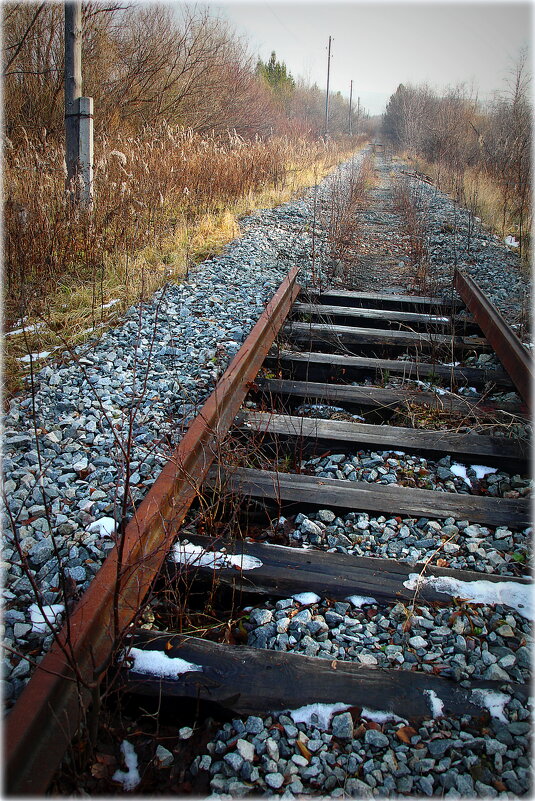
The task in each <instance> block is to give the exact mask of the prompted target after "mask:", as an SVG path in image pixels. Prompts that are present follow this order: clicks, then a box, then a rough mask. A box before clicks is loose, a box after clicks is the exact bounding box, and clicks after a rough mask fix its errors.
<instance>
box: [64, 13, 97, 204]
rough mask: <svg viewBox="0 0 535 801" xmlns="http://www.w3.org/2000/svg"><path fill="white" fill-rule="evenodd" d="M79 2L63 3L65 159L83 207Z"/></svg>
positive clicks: (85, 105)
mask: <svg viewBox="0 0 535 801" xmlns="http://www.w3.org/2000/svg"><path fill="white" fill-rule="evenodd" d="M81 95H82V3H81V0H72V1H71V2H66V3H65V161H66V164H67V190H68V191H69V193H70V195H71V198H72V200H73V201H74V202H77V203H81V204H82V205H83V206H86V207H87V208H90V207H91V204H92V201H93V98H92V97H82V96H81Z"/></svg>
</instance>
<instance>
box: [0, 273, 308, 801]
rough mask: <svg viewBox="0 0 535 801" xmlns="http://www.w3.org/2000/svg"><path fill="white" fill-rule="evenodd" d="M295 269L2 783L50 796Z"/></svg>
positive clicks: (161, 493) (112, 565) (213, 400)
mask: <svg viewBox="0 0 535 801" xmlns="http://www.w3.org/2000/svg"><path fill="white" fill-rule="evenodd" d="M297 273H298V268H297V267H295V268H293V269H292V270H291V271H290V273H289V274H288V276H287V277H286V278H285V279H284V281H283V282H282V284H281V285H280V287H279V289H278V290H277V292H276V294H275V295H274V297H273V298H272V300H271V301H270V302H269V303H268V305H267V306H266V308H265V310H264V312H263V313H262V315H261V316H260V318H259V320H258V322H257V323H256V325H255V326H254V328H253V330H252V331H251V333H250V334H249V336H248V337H247V339H246V340H245V342H244V344H243V346H242V347H241V349H240V350H239V352H238V353H237V354H236V356H235V357H234V359H233V360H232V362H231V363H230V365H229V367H228V368H227V370H226V371H225V373H224V374H223V376H222V377H221V379H220V380H219V382H218V384H217V386H216V388H215V390H214V391H213V393H212V394H211V395H210V397H209V398H208V400H207V401H206V403H205V404H204V406H203V407H202V409H201V411H200V413H199V414H198V415H197V417H196V418H195V419H194V420H193V422H192V424H191V426H190V427H189V429H188V431H187V432H186V434H185V435H184V437H183V438H182V440H181V442H180V444H179V445H178V446H177V448H176V449H175V451H174V453H173V456H172V457H171V459H170V460H169V461H168V462H167V463H166V464H165V465H164V467H163V469H162V472H161V473H160V475H159V476H158V478H157V480H156V481H155V483H154V484H153V486H152V487H151V489H150V490H149V492H148V494H147V496H146V497H145V498H144V500H143V502H142V503H141V504H140V506H139V508H138V509H137V510H136V512H135V513H134V517H133V518H132V519H131V520H130V521H129V523H128V525H127V526H126V528H125V530H124V534H123V537H122V542H121V543H119V544H117V545H115V547H114V548H113V550H112V551H111V553H110V555H109V556H108V557H107V559H106V560H105V562H104V563H103V565H102V567H101V568H100V570H99V571H98V573H97V574H96V576H95V577H94V579H93V581H92V582H91V584H90V585H89V587H88V589H87V591H86V592H85V593H84V595H83V597H82V599H81V600H80V602H79V603H78V605H77V606H76V608H75V610H74V612H73V613H72V614H71V615H70V617H69V619H68V621H67V622H66V623H65V625H64V626H63V628H62V630H61V632H60V633H59V636H58V639H57V641H56V642H55V643H54V644H53V645H52V647H51V648H50V650H49V651H48V652H47V653H46V655H45V656H44V658H43V660H42V662H41V663H40V665H39V666H38V667H37V668H36V670H35V672H34V674H33V676H32V678H31V680H30V681H29V682H28V684H27V685H26V687H25V688H24V690H23V692H22V694H21V696H20V698H19V699H18V701H17V702H16V704H15V706H14V708H13V710H12V711H11V713H10V714H9V716H8V718H7V720H6V722H5V727H4V744H5V746H4V753H5V758H4V784H5V786H4V791H5V792H6V794H7V795H34V796H36V795H43V794H44V793H45V792H46V790H47V788H48V786H49V784H50V782H51V780H52V778H53V776H54V773H55V771H56V769H57V767H58V766H59V763H60V762H61V759H62V757H63V754H64V753H65V750H66V748H67V747H68V745H69V743H70V742H71V740H72V738H73V737H74V735H75V734H76V732H77V730H78V728H79V726H80V725H81V724H82V723H83V722H84V720H85V716H86V710H87V709H88V707H89V705H90V704H91V702H92V700H93V699H94V698H96V697H97V693H98V685H99V682H100V680H101V678H102V676H103V675H104V668H105V667H106V666H107V664H108V662H109V661H110V656H111V655H112V654H113V651H114V648H115V647H116V646H117V644H118V643H119V642H120V637H121V635H122V634H124V632H125V629H126V628H127V626H128V625H129V624H130V623H131V621H132V620H133V618H134V617H135V615H136V614H137V612H138V610H139V609H140V606H141V604H142V602H143V599H144V598H145V596H146V594H147V592H148V590H149V589H150V587H151V584H152V582H153V581H154V579H155V577H156V575H157V573H158V570H159V568H160V567H161V564H162V562H163V560H164V558H165V556H166V554H167V552H168V550H169V549H170V547H171V545H172V543H173V540H174V538H175V535H176V533H177V530H178V527H179V526H180V524H181V522H182V521H183V519H184V516H185V515H186V512H187V511H188V509H189V507H190V505H191V503H192V501H193V500H194V498H195V497H196V495H197V493H198V491H199V489H200V486H201V484H202V481H203V479H204V477H205V476H206V474H207V472H208V469H209V468H210V465H211V464H212V461H213V460H214V458H215V457H216V456H217V454H218V450H219V446H220V444H221V441H222V439H223V437H224V436H225V434H226V433H227V431H228V429H229V428H230V426H231V424H232V422H233V420H234V418H235V416H236V414H237V413H238V411H239V408H240V406H241V404H242V402H243V400H244V398H245V395H246V394H247V392H248V389H249V387H248V384H249V383H250V382H251V381H252V380H253V379H254V377H255V376H256V374H257V372H258V370H259V369H260V367H261V365H262V362H263V360H264V358H265V356H266V354H267V352H268V350H269V348H270V347H271V344H272V343H273V341H274V339H275V336H276V335H277V333H278V331H279V329H280V327H281V325H282V323H283V322H284V320H285V318H286V316H287V314H288V312H289V310H290V307H291V305H292V303H293V301H294V300H295V298H296V297H297V294H298V293H299V289H300V287H299V285H298V284H297V283H296V279H297Z"/></svg>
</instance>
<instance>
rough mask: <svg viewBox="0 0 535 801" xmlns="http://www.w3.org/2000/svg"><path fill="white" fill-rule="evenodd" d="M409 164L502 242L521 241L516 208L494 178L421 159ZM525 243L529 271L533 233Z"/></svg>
mask: <svg viewBox="0 0 535 801" xmlns="http://www.w3.org/2000/svg"><path fill="white" fill-rule="evenodd" d="M409 160H410V161H411V163H412V164H413V166H414V167H415V169H416V170H417V171H418V172H420V173H423V174H425V175H427V176H429V178H430V179H431V180H432V182H433V183H434V184H435V185H436V186H438V187H439V189H441V190H442V191H444V192H447V193H448V194H450V195H451V196H452V197H453V198H454V199H455V200H456V201H457V202H458V203H459V204H460V205H461V206H463V207H465V208H467V209H469V210H470V211H471V212H472V213H473V214H474V215H475V216H476V217H479V218H480V219H481V221H482V222H483V224H484V225H485V226H486V227H487V228H489V229H490V230H491V231H492V232H493V233H495V234H496V235H497V236H499V237H500V239H503V238H504V237H506V236H509V235H512V236H516V237H518V235H519V224H518V218H517V215H516V214H515V205H514V203H512V202H511V198H505V197H504V192H503V189H502V188H501V187H500V185H499V184H498V182H497V181H496V180H494V179H493V178H492V177H491V176H489V175H487V174H486V173H485V172H483V171H482V170H478V169H475V168H471V167H467V168H466V169H464V170H463V171H462V172H461V173H459V172H455V171H453V170H449V169H448V168H446V167H445V166H444V165H443V164H440V163H430V162H428V161H425V160H424V159H421V158H418V157H413V158H410V159H409ZM523 241H524V252H523V254H522V264H523V267H524V268H525V269H527V270H528V271H529V270H530V265H531V236H530V229H528V230H524V231H523Z"/></svg>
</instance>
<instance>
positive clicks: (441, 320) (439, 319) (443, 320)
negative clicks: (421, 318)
mask: <svg viewBox="0 0 535 801" xmlns="http://www.w3.org/2000/svg"><path fill="white" fill-rule="evenodd" d="M429 320H430V321H431V322H433V323H449V322H450V318H449V317H436V316H435V315H434V314H432V315H431V316H430V317H429Z"/></svg>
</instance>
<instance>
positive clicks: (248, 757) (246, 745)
mask: <svg viewBox="0 0 535 801" xmlns="http://www.w3.org/2000/svg"><path fill="white" fill-rule="evenodd" d="M236 750H237V751H238V753H239V755H240V756H241V757H242V759H244V760H245V761H246V762H252V761H253V759H254V756H255V749H254V745H253V744H252V743H250V742H248V740H243V739H241V738H240V739H239V740H238V741H237V743H236Z"/></svg>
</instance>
